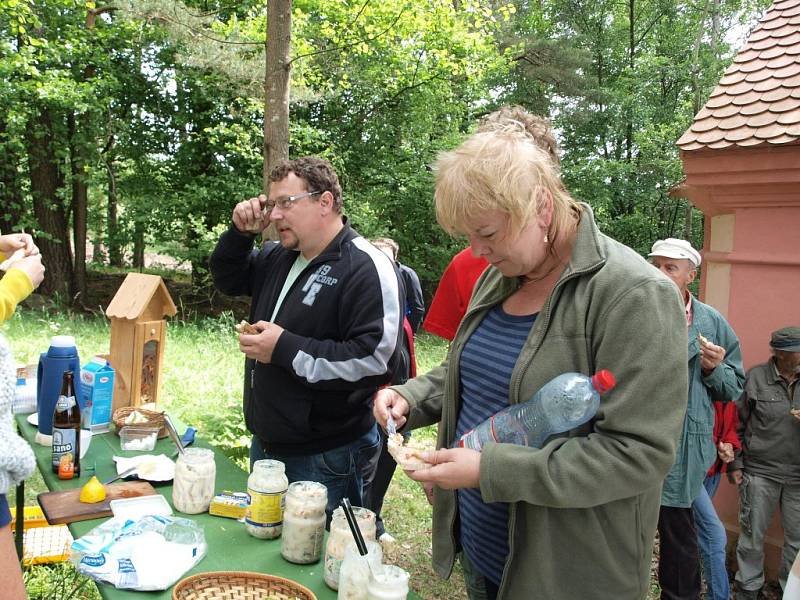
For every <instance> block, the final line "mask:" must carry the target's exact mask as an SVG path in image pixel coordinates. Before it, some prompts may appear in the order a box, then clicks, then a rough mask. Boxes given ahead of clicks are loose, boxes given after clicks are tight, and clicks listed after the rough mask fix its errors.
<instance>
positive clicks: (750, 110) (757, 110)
mask: <svg viewBox="0 0 800 600" xmlns="http://www.w3.org/2000/svg"><path fill="white" fill-rule="evenodd" d="M734 106H736V105H735V104H734ZM769 106H770V105H769V103H768V102H762V101H760V100H759V101H758V102H753V103H752V104H747V105H745V106H741V107H738V109H739V114H741V115H746V116H748V117H752V116H753V115H759V114H761V113H763V112H767V111H768V110H769Z"/></svg>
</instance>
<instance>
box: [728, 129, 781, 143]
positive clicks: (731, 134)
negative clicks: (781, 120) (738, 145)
mask: <svg viewBox="0 0 800 600" xmlns="http://www.w3.org/2000/svg"><path fill="white" fill-rule="evenodd" d="M756 131H759V129H758V128H756V127H748V126H747V125H743V126H742V127H739V128H738V129H734V130H732V131H726V132H725V139H726V140H727V141H729V142H741V141H742V140H746V139H749V138H751V137H753V136H754V135H755V133H756ZM781 133H783V127H781Z"/></svg>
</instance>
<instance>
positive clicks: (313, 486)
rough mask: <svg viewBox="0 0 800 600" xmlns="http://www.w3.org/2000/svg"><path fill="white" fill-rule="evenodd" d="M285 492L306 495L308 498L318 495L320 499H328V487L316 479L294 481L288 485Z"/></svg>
mask: <svg viewBox="0 0 800 600" xmlns="http://www.w3.org/2000/svg"><path fill="white" fill-rule="evenodd" d="M286 493H287V494H291V495H297V496H308V497H309V498H314V497H318V498H319V499H320V500H324V501H325V502H327V501H328V488H327V487H325V485H324V484H322V483H319V482H318V481H295V482H294V483H292V484H290V485H289V489H288V491H287V492H286Z"/></svg>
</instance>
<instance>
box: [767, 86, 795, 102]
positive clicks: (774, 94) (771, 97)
mask: <svg viewBox="0 0 800 600" xmlns="http://www.w3.org/2000/svg"><path fill="white" fill-rule="evenodd" d="M791 95H792V90H790V89H789V88H785V87H783V86H781V87H777V88H775V89H774V90H770V91H769V92H766V93H764V94H763V95H762V96H761V100H763V101H764V102H770V103H772V102H778V101H780V100H783V99H785V98H789V97H790V96H791Z"/></svg>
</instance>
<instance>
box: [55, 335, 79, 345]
mask: <svg viewBox="0 0 800 600" xmlns="http://www.w3.org/2000/svg"><path fill="white" fill-rule="evenodd" d="M50 345H51V346H54V347H55V348H74V347H75V337H74V336H71V335H54V336H53V339H51V340H50Z"/></svg>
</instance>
